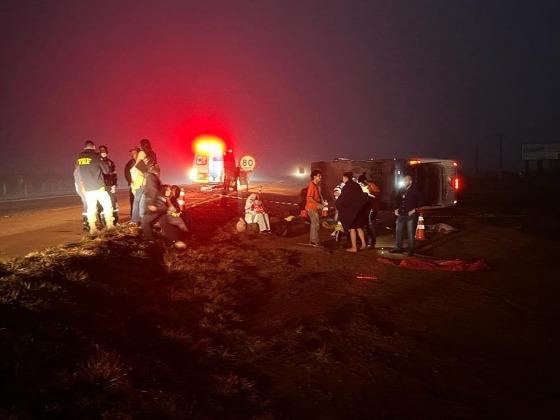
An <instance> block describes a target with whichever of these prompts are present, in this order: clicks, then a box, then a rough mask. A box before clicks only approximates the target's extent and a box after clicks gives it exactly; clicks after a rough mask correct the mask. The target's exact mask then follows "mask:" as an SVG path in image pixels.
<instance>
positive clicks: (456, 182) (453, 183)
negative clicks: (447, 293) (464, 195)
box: [449, 176, 461, 191]
mask: <svg viewBox="0 0 560 420" xmlns="http://www.w3.org/2000/svg"><path fill="white" fill-rule="evenodd" d="M449 184H450V185H451V187H452V188H453V189H454V190H455V191H459V188H461V181H460V180H459V177H458V176H455V177H453V178H451V179H450V180H449Z"/></svg>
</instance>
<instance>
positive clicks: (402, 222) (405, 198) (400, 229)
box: [390, 175, 422, 256]
mask: <svg viewBox="0 0 560 420" xmlns="http://www.w3.org/2000/svg"><path fill="white" fill-rule="evenodd" d="M403 182H404V186H403V188H402V189H401V190H400V191H399V192H398V194H397V196H396V197H395V216H397V223H396V224H397V225H396V242H397V243H396V245H397V246H396V248H395V249H393V250H391V251H390V252H396V253H400V252H402V251H403V233H404V227H405V226H406V230H407V234H408V244H407V245H408V255H409V256H412V255H413V254H414V234H415V233H416V226H415V225H416V215H417V209H419V208H420V207H421V206H422V196H421V195H420V192H419V191H418V190H417V189H416V188H415V187H414V186H413V185H412V184H413V181H412V176H410V175H407V176H405V177H404V179H403Z"/></svg>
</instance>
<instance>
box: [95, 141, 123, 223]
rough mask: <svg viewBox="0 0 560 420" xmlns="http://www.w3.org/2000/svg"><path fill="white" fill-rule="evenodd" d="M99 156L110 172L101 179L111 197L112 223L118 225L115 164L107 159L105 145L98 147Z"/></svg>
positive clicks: (107, 151)
mask: <svg viewBox="0 0 560 420" xmlns="http://www.w3.org/2000/svg"><path fill="white" fill-rule="evenodd" d="M99 155H100V156H101V160H102V161H103V162H105V163H106V164H107V166H108V167H109V171H110V172H109V173H108V174H103V179H104V180H105V187H106V190H107V192H108V193H109V197H111V204H112V206H113V223H114V224H115V225H117V224H118V223H119V203H118V202H117V181H118V179H117V170H116V166H115V162H113V161H112V160H111V159H109V149H108V148H107V146H105V145H101V146H99ZM104 216H106V215H104Z"/></svg>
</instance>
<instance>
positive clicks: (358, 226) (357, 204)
mask: <svg viewBox="0 0 560 420" xmlns="http://www.w3.org/2000/svg"><path fill="white" fill-rule="evenodd" d="M352 177H353V174H352V172H345V173H344V175H342V182H343V183H344V188H342V192H341V193H340V196H339V197H338V200H336V208H337V210H338V214H339V218H340V222H341V223H342V227H343V228H344V231H345V232H349V233H350V242H351V247H350V248H348V249H346V251H348V252H358V246H357V240H356V239H357V238H356V233H357V235H358V236H359V237H360V242H361V247H360V249H365V248H366V247H367V245H366V238H365V234H364V226H366V225H367V220H368V219H367V218H368V214H369V199H368V196H367V195H366V194H364V192H363V191H362V188H361V187H360V185H359V184H358V183H357V182H354V180H353V179H352Z"/></svg>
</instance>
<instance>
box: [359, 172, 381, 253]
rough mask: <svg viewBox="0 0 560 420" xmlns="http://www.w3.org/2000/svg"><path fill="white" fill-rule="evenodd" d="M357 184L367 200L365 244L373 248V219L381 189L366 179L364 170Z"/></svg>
mask: <svg viewBox="0 0 560 420" xmlns="http://www.w3.org/2000/svg"><path fill="white" fill-rule="evenodd" d="M358 184H360V187H361V188H362V191H363V192H364V194H366V195H367V198H368V201H369V212H368V220H367V224H366V226H365V227H364V232H365V234H366V241H367V246H368V248H375V243H376V240H377V238H376V235H375V219H376V217H377V212H378V211H379V207H380V203H379V200H380V198H381V197H380V196H381V191H380V190H379V187H378V186H377V185H376V184H375V183H374V182H373V181H370V180H368V179H367V177H366V174H365V172H364V173H363V174H362V175H360V176H359V177H358Z"/></svg>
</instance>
